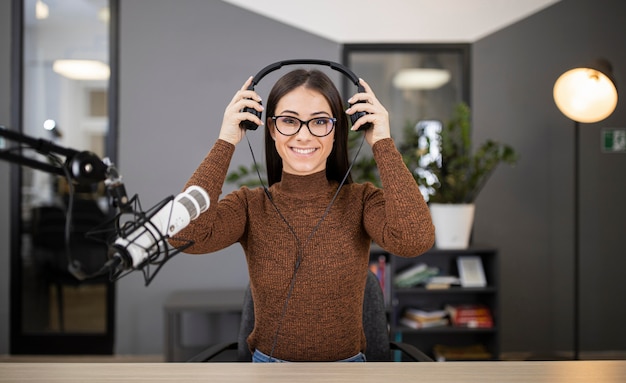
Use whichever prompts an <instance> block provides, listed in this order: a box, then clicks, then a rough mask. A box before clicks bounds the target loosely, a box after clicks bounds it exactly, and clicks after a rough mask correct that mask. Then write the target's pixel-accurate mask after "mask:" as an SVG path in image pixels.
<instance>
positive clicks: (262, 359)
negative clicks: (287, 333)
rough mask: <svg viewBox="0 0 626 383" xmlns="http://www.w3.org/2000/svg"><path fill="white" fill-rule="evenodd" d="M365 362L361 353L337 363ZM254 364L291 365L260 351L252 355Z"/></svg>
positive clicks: (255, 351)
mask: <svg viewBox="0 0 626 383" xmlns="http://www.w3.org/2000/svg"><path fill="white" fill-rule="evenodd" d="M365 361H366V359H365V355H364V354H363V353H362V352H359V353H358V354H356V355H354V356H351V357H349V358H346V359H342V360H338V361H337V362H365ZM252 362H253V363H290V362H289V361H287V360H283V359H278V358H274V357H270V356H269V355H267V354H264V353H263V352H261V351H259V350H254V353H253V354H252Z"/></svg>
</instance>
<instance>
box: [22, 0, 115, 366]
mask: <svg viewBox="0 0 626 383" xmlns="http://www.w3.org/2000/svg"><path fill="white" fill-rule="evenodd" d="M117 5H118V1H117V0H64V1H51V0H13V4H12V7H13V9H14V10H15V14H16V15H19V16H18V17H16V18H15V19H16V20H19V21H15V23H16V24H17V26H18V28H19V29H21V31H22V33H16V34H15V36H23V38H22V40H20V41H19V44H16V46H19V47H20V48H21V50H20V51H21V53H22V55H21V56H20V55H19V53H16V52H14V53H15V56H16V57H19V65H16V66H15V68H14V69H13V70H14V76H15V77H16V78H22V79H23V80H22V82H21V83H20V84H19V89H15V90H14V99H17V100H20V105H21V107H20V108H19V109H16V110H21V113H20V114H19V115H17V114H16V115H14V116H13V118H12V119H13V125H14V127H15V129H18V130H20V131H21V132H22V133H23V134H25V135H27V136H30V137H35V138H41V139H43V140H46V141H50V142H52V143H53V144H55V145H58V146H60V147H65V148H71V149H74V150H78V151H90V152H93V153H95V154H96V155H97V156H99V157H101V158H104V157H109V158H110V159H111V160H113V161H115V154H116V151H115V134H116V131H115V124H113V123H111V122H115V121H116V120H117V119H116V118H115V113H116V112H117V110H116V108H115V107H114V106H115V105H116V102H115V97H116V96H115V95H116V87H115V84H116V81H114V80H115V78H116V68H115V63H116V60H115V58H116V57H117V54H116V53H115V52H116V49H117V45H116V41H115V39H114V38H112V36H113V37H114V36H116V35H117V34H116V32H115V28H117V23H116V21H117V17H116V15H117ZM112 32H113V33H112ZM111 100H113V102H111ZM16 113H17V112H16ZM24 156H32V158H33V159H38V160H40V161H41V160H43V161H55V162H56V161H60V162H62V161H64V158H52V157H51V156H47V157H46V156H44V155H42V154H39V153H36V152H34V151H33V152H28V151H25V152H24ZM19 171H20V177H19V182H14V183H13V185H12V193H13V195H14V201H19V202H18V203H17V204H15V205H14V206H13V207H12V208H13V209H12V212H11V216H12V217H11V220H12V227H18V228H20V231H19V232H17V233H16V234H15V235H14V236H13V237H12V242H14V245H13V246H12V249H13V250H12V254H11V265H12V267H11V270H12V274H11V343H10V351H11V353H12V354H77V353H80V354H111V353H112V352H113V339H114V337H113V335H114V334H113V331H114V326H113V324H114V321H113V318H114V311H113V308H114V287H113V285H112V284H111V283H109V281H108V279H107V278H104V279H94V280H89V281H81V280H79V279H78V278H77V277H76V276H75V275H78V273H80V272H84V273H89V272H90V271H92V269H95V268H99V267H100V266H101V264H102V263H103V261H104V260H106V251H107V248H106V246H105V245H103V244H102V243H99V242H95V241H89V240H86V238H85V233H86V232H87V231H89V230H91V229H93V228H94V227H95V226H97V225H99V224H101V223H103V222H104V221H105V220H106V217H107V214H108V213H109V212H108V211H107V206H106V205H107V204H106V197H105V196H104V195H103V194H104V193H103V188H102V187H99V185H83V184H75V183H74V182H67V180H65V179H63V178H62V177H59V176H56V175H51V174H48V173H45V172H42V171H39V170H35V169H31V168H27V167H21V168H20V169H19ZM76 261H77V262H78V263H76ZM70 265H72V267H70ZM77 265H78V266H77Z"/></svg>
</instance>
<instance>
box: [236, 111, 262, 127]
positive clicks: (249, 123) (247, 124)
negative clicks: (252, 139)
mask: <svg viewBox="0 0 626 383" xmlns="http://www.w3.org/2000/svg"><path fill="white" fill-rule="evenodd" d="M241 112H242V113H246V112H247V113H252V114H254V115H255V116H257V117H258V118H259V119H260V118H261V116H262V115H263V113H262V112H259V111H258V110H256V109H254V108H243V109H242V110H241ZM239 127H240V128H242V129H247V130H257V129H258V128H259V125H257V124H255V123H254V122H252V121H249V120H243V121H241V122H240V123H239Z"/></svg>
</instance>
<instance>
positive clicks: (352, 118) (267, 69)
mask: <svg viewBox="0 0 626 383" xmlns="http://www.w3.org/2000/svg"><path fill="white" fill-rule="evenodd" d="M285 65H325V66H329V67H331V69H334V70H336V71H338V72H341V73H342V74H344V75H345V76H346V77H348V78H349V79H350V81H352V83H353V84H354V85H356V86H357V90H358V92H359V93H365V88H363V86H362V85H361V84H360V83H359V78H358V77H357V75H356V74H354V72H352V71H351V70H350V69H348V68H347V67H345V66H343V65H341V64H339V63H336V62H332V61H326V60H315V59H301V60H285V61H279V62H276V63H273V64H270V65H268V66H266V67H265V68H263V69H261V70H260V71H259V73H257V74H256V75H255V76H254V77H253V78H252V83H251V84H250V86H248V90H254V86H255V85H256V84H258V83H259V81H261V79H262V78H263V77H265V76H266V75H267V74H269V73H271V72H274V71H275V70H278V69H280V68H282V67H283V66H285ZM359 102H364V101H359ZM242 111H243V112H250V113H252V114H254V115H256V116H257V117H259V118H261V114H262V113H261V112H259V111H257V110H256V109H254V108H244V109H243V110H242ZM366 114H367V113H366V112H356V113H353V114H351V115H350V121H352V125H354V123H355V122H356V121H357V120H358V119H359V118H360V117H362V116H364V115H366ZM239 126H241V127H242V128H244V129H248V130H256V129H257V128H258V127H259V126H258V125H257V124H255V123H254V122H252V121H248V120H244V121H242V122H241V124H239ZM371 127H372V124H371V123H366V124H363V126H361V127H360V128H359V130H360V131H361V130H367V129H369V128H371Z"/></svg>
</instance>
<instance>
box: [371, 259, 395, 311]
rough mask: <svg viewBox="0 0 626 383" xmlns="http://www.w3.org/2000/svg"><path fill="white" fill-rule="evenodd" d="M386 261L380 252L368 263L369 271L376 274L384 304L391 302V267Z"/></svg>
mask: <svg viewBox="0 0 626 383" xmlns="http://www.w3.org/2000/svg"><path fill="white" fill-rule="evenodd" d="M387 263H388V261H387V257H386V256H385V255H382V254H381V255H379V256H378V258H377V259H376V260H372V261H370V264H369V268H370V271H371V272H372V273H374V275H376V277H377V278H378V282H379V283H380V288H381V289H382V290H383V298H384V301H385V305H389V304H390V302H391V278H390V275H391V267H389V265H388V264H387Z"/></svg>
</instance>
